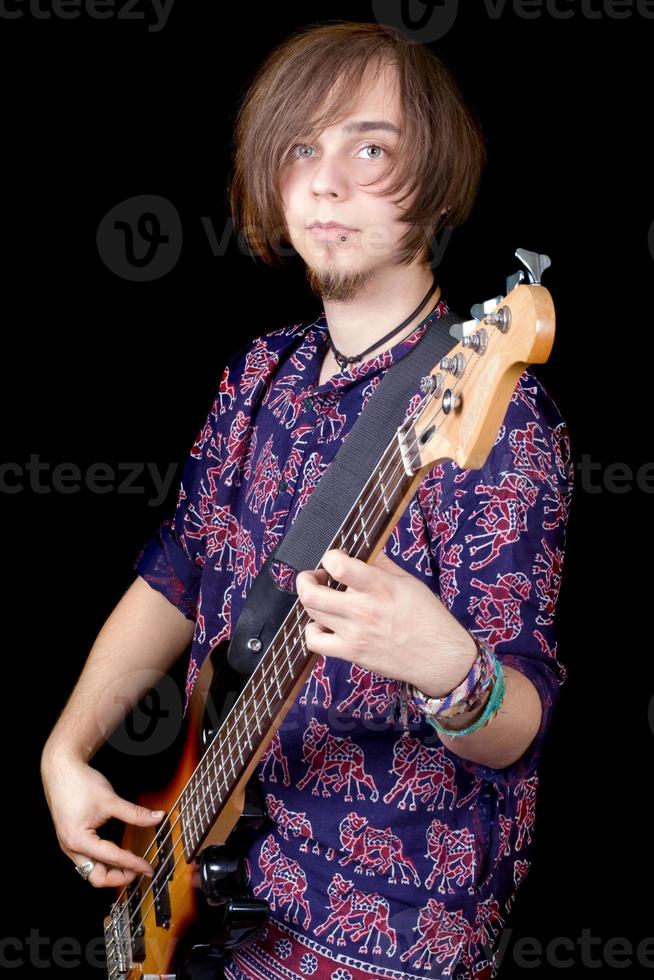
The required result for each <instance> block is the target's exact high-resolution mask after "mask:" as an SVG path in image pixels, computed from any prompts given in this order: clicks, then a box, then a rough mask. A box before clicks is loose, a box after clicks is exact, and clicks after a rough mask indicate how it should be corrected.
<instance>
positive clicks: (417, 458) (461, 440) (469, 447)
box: [402, 249, 555, 471]
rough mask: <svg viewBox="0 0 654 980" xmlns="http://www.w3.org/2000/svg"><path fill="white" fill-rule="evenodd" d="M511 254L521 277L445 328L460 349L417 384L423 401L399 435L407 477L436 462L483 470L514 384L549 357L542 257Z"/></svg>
mask: <svg viewBox="0 0 654 980" xmlns="http://www.w3.org/2000/svg"><path fill="white" fill-rule="evenodd" d="M515 254H516V256H517V257H518V258H519V259H520V261H521V262H522V263H523V265H524V266H525V268H526V270H527V275H526V276H525V273H524V271H523V270H522V269H521V270H519V271H518V272H517V273H516V274H515V275H513V276H510V277H509V278H508V279H507V293H506V295H505V296H504V297H501V296H497V297H495V298H494V299H492V300H488V301H487V302H486V303H483V304H478V305H476V306H473V307H472V310H471V312H472V315H473V319H472V320H468V321H466V322H465V323H462V324H457V325H456V326H455V327H453V328H452V330H451V332H452V333H453V335H454V336H455V337H456V336H459V337H460V338H461V339H460V343H459V344H458V345H457V346H456V347H455V348H453V350H452V351H451V352H450V354H449V355H448V356H447V357H444V358H443V359H442V360H441V361H440V362H439V363H438V364H436V365H435V366H434V368H433V370H432V371H431V373H430V374H428V375H426V377H424V378H423V379H422V382H421V388H422V390H423V393H424V394H425V395H428V396H429V397H428V400H427V402H426V404H425V406H424V407H423V408H422V409H421V411H420V414H419V415H418V416H417V418H416V419H415V420H414V421H413V424H412V427H411V428H410V429H409V431H408V432H407V433H406V434H404V435H403V436H402V437H403V438H405V439H406V443H407V444H406V446H405V449H410V450H411V453H410V456H411V457H412V464H411V465H412V468H413V469H414V471H417V470H422V469H425V468H429V467H432V466H433V465H434V464H435V463H437V462H439V461H440V460H442V459H452V460H454V462H455V463H456V464H457V466H459V467H461V468H464V469H479V468H480V467H481V466H483V465H484V462H485V461H486V458H487V456H488V454H489V453H490V451H491V449H492V447H493V445H494V443H495V440H496V438H497V433H498V431H499V428H500V425H501V424H502V419H503V418H504V415H505V414H506V410H507V407H508V404H509V401H510V399H511V394H512V392H513V390H514V388H515V386H516V383H517V381H518V378H519V377H520V375H521V374H522V372H523V371H524V369H525V368H526V367H527V366H528V365H529V364H544V363H545V361H547V359H548V357H549V355H550V352H551V350H552V346H553V344H554V332H555V329H554V325H555V316H554V304H553V302H552V297H551V295H550V293H549V291H548V290H547V289H546V288H545V287H544V286H542V285H541V284H540V276H541V274H542V272H543V271H544V270H545V269H546V268H548V266H549V265H551V262H550V259H549V257H548V256H547V255H538V254H537V253H535V252H527V251H525V250H524V249H517V251H516V253H515ZM526 279H528V282H526V281H525V280H526ZM407 455H408V453H405V458H406V457H407Z"/></svg>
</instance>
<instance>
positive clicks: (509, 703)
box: [416, 634, 542, 769]
mask: <svg viewBox="0 0 654 980" xmlns="http://www.w3.org/2000/svg"><path fill="white" fill-rule="evenodd" d="M476 655H477V648H476V645H475V644H474V640H473V639H472V637H471V636H470V634H467V635H465V636H463V635H462V637H461V641H460V642H459V643H458V645H457V646H454V645H452V647H451V649H448V657H447V659H445V658H443V659H442V660H441V662H440V664H439V667H440V668H441V669H440V674H441V678H440V680H441V683H440V684H439V686H438V687H437V688H435V687H434V686H433V684H434V681H433V668H431V667H430V670H432V674H430V676H429V677H427V676H425V678H424V684H425V686H424V687H423V686H422V684H421V683H420V682H418V683H417V684H416V687H418V688H419V690H421V691H423V692H424V693H425V694H426V695H427V696H429V697H438V698H440V697H443V696H444V695H445V694H446V693H447V692H448V691H450V690H453V689H454V688H455V687H457V686H458V685H459V683H460V682H461V681H462V680H463V678H464V677H465V676H466V675H467V673H468V671H469V670H470V668H471V667H472V664H473V662H474V659H475V657H476ZM503 670H504V686H505V692H504V698H503V701H502V704H501V706H500V710H499V711H498V713H497V714H496V715H495V717H494V718H492V719H491V720H490V721H489V722H487V723H486V724H485V725H482V726H481V728H478V729H476V731H474V732H471V733H470V734H469V735H461V736H459V737H457V736H454V737H450V736H448V735H444V734H443V733H441V732H438V735H439V738H440V739H441V741H442V743H443V745H445V746H446V747H447V748H448V749H450V750H451V751H452V752H455V753H456V754H457V755H459V756H460V757H461V758H462V759H468V760H469V761H470V762H477V763H479V764H480V765H484V766H489V767H490V768H492V769H503V768H504V767H505V766H509V765H511V764H512V763H513V762H515V761H516V760H517V759H519V758H520V756H521V755H522V754H523V753H524V752H525V751H526V749H527V748H528V746H529V745H530V743H531V742H532V740H533V738H534V736H535V735H536V733H537V731H538V729H539V727H540V720H541V712H542V704H541V700H540V695H539V693H538V691H537V690H536V688H535V687H534V685H533V684H532V682H531V681H530V680H529V678H528V677H525V675H524V674H522V673H521V672H520V671H519V670H516V669H515V668H513V667H508V666H507V667H503ZM430 685H432V686H431V687H430ZM491 689H492V686H491V688H489V690H488V691H487V692H486V694H485V696H484V700H483V701H482V703H481V704H480V705H478V706H477V707H476V708H474V709H473V710H472V711H466V712H463V713H462V714H459V715H455V716H454V717H453V718H447V719H445V718H444V719H442V725H443V726H444V727H447V728H451V729H454V730H457V731H458V730H460V729H463V728H467V727H468V725H472V724H473V723H474V722H475V721H477V719H478V718H479V717H480V716H481V715H482V714H483V711H484V708H485V707H486V704H487V702H488V700H489V698H490V693H491ZM437 720H438V719H437Z"/></svg>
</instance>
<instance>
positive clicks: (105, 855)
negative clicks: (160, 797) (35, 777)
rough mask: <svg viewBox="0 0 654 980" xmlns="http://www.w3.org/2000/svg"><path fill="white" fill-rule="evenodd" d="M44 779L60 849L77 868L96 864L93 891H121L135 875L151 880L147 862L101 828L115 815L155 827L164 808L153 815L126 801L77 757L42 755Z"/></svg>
mask: <svg viewBox="0 0 654 980" xmlns="http://www.w3.org/2000/svg"><path fill="white" fill-rule="evenodd" d="M41 778H42V780H43V788H44V790H45V796H46V800H47V802H48V806H49V808H50V813H51V814H52V820H53V822H54V826H55V830H56V833H57V839H58V841H59V846H60V847H61V849H62V851H63V852H64V854H66V855H67V856H68V857H69V858H70V859H71V861H73V862H74V863H75V864H84V863H85V862H86V861H88V860H89V859H90V860H92V861H94V862H95V867H94V868H93V870H92V871H91V874H90V875H89V876H88V878H87V881H89V882H90V883H91V884H92V885H93V886H94V887H95V888H105V887H107V888H108V887H122V886H123V885H127V884H129V882H130V881H133V880H134V878H135V877H136V875H137V874H145V875H148V876H152V874H153V868H152V866H151V865H150V864H148V862H147V861H145V860H144V859H143V858H141V857H137V856H136V854H133V853H132V852H131V851H128V850H124V849H123V848H121V847H119V846H118V845H117V844H114V843H112V842H111V841H108V840H104V839H103V838H102V837H100V836H99V835H98V834H97V829H98V827H101V826H102V825H103V824H104V823H106V822H107V820H109V819H110V818H111V817H116V818H117V819H118V820H122V821H124V822H125V823H127V824H133V825H135V826H137V827H155V826H156V825H157V824H158V823H159V822H160V820H161V819H162V817H163V816H164V811H163V810H160V811H158V812H155V811H151V810H148V809H146V808H145V807H141V806H138V805H137V804H135V803H130V802H129V801H128V800H124V799H122V798H121V797H120V796H118V795H117V793H115V792H114V790H113V787H112V786H111V784H110V782H109V781H108V780H107V779H106V778H105V777H104V776H103V775H102V773H100V772H98V770H97V769H94V768H93V767H92V766H90V765H88V764H87V763H85V762H83V761H81V760H79V759H71V758H68V757H64V756H62V755H57V754H56V753H51V754H48V753H44V755H43V757H42V759H41Z"/></svg>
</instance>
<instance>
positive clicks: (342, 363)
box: [329, 279, 437, 371]
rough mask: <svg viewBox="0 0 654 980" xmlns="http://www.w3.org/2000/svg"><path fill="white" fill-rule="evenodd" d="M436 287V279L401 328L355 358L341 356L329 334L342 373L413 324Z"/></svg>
mask: <svg viewBox="0 0 654 980" xmlns="http://www.w3.org/2000/svg"><path fill="white" fill-rule="evenodd" d="M436 287H437V283H436V279H434V281H433V283H432V285H431V286H430V287H429V290H428V292H427V294H426V296H425V298H424V299H423V300H422V302H421V303H420V305H419V306H418V307H416V309H415V310H414V311H413V313H411V314H410V315H409V316H408V317H407V318H406V320H403V321H402V323H401V324H400V325H399V327H395V329H394V330H391V332H390V333H387V334H386V336H385V337H382V338H381V339H380V340H376V341H375V342H374V344H371V345H370V347H368V348H367V349H366V350H364V351H362V352H361V353H360V354H356V355H354V356H353V357H346V355H345V354H341V352H340V351H337V350H336V348H335V347H334V342H333V340H332V338H331V334H329V343H330V346H331V349H332V352H333V354H334V357H335V358H336V360H337V361H338V363H339V365H340V368H341V371H344V370H345V368H346V367H347V366H348V364H354V363H355V362H356V361H360V360H361V358H362V357H365V355H366V354H368V353H370V351H371V350H374V349H375V347H379V345H380V344H383V343H384V341H386V340H388V339H389V338H390V337H393V336H394V335H395V334H396V333H399V331H400V330H402V328H403V327H406V325H407V323H411V321H412V320H413V318H414V317H415V316H416V315H417V314H418V313H420V310H421V309H422V308H423V306H424V305H425V303H426V302H427V300H428V299H429V297H430V296H431V295H432V293H433V292H434V291H435V290H436ZM432 312H433V311H432ZM423 322H424V321H421V323H419V324H418V325H417V326H416V330H417V329H418V327H419V326H421V324H422V323H423Z"/></svg>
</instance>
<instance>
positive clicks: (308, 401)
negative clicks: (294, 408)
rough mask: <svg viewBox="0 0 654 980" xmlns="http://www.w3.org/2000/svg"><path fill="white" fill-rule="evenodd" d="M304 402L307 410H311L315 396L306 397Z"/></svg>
mask: <svg viewBox="0 0 654 980" xmlns="http://www.w3.org/2000/svg"><path fill="white" fill-rule="evenodd" d="M302 404H303V405H304V407H305V408H306V410H307V412H309V411H311V409H312V408H313V398H305V399H304V401H303V402H302Z"/></svg>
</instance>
